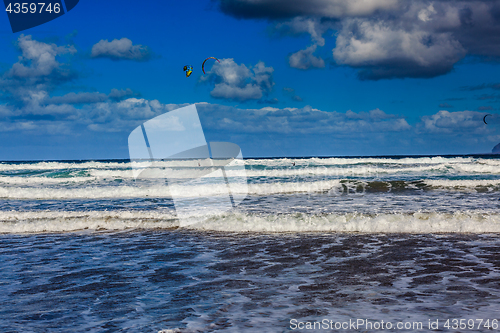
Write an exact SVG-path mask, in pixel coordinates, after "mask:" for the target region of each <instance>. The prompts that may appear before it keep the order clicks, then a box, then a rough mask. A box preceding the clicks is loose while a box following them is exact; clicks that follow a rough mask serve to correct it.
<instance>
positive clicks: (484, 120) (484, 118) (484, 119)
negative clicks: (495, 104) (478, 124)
mask: <svg viewBox="0 0 500 333" xmlns="http://www.w3.org/2000/svg"><path fill="white" fill-rule="evenodd" d="M488 116H491V114H489V113H488V114H487V115H486V116H484V117H483V122H484V123H485V124H486V125H488V123H487V122H486V117H488Z"/></svg>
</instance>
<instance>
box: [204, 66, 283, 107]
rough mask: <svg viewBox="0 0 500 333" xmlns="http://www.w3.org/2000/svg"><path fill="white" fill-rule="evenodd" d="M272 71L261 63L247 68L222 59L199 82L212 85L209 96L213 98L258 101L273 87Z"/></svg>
mask: <svg viewBox="0 0 500 333" xmlns="http://www.w3.org/2000/svg"><path fill="white" fill-rule="evenodd" d="M273 71H274V69H273V68H272V67H266V66H265V64H264V63H263V62H262V61H261V62H259V63H257V64H256V65H255V66H253V67H247V66H246V65H244V64H241V65H238V64H237V63H235V62H234V60H233V59H222V60H220V63H218V62H216V63H215V64H214V65H213V67H212V69H211V70H210V71H209V72H207V74H208V75H207V76H202V77H201V79H200V81H201V82H205V83H209V84H211V85H213V89H212V91H211V92H210V95H211V96H212V97H214V98H220V99H229V100H234V101H240V102H245V101H248V100H259V99H261V98H262V97H264V96H266V95H267V94H269V93H270V92H271V90H272V88H273V86H274V81H273V75H272V74H273Z"/></svg>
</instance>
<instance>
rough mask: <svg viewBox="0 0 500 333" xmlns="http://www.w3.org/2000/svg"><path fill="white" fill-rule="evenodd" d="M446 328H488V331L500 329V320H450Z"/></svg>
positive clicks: (445, 325) (445, 324)
mask: <svg viewBox="0 0 500 333" xmlns="http://www.w3.org/2000/svg"><path fill="white" fill-rule="evenodd" d="M443 326H444V327H445V328H447V329H454V330H456V329H462V330H466V329H470V330H472V329H480V328H487V329H494V330H496V329H498V320H497V319H493V320H491V321H490V320H489V319H486V320H485V319H469V320H466V319H451V320H450V319H448V320H447V321H446V322H445V323H444V325H443Z"/></svg>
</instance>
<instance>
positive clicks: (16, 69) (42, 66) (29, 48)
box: [7, 35, 76, 78]
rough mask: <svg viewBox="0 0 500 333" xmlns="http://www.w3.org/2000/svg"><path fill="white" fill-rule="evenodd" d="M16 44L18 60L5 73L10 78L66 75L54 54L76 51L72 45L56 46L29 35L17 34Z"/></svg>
mask: <svg viewBox="0 0 500 333" xmlns="http://www.w3.org/2000/svg"><path fill="white" fill-rule="evenodd" d="M17 45H18V47H19V49H20V50H21V52H22V55H21V56H20V57H19V61H18V62H17V63H15V64H14V65H13V66H12V68H11V69H10V70H9V72H8V73H7V76H8V77H12V78H39V77H44V76H49V75H54V74H56V75H59V76H67V75H68V73H67V72H65V71H64V70H63V69H62V68H61V64H60V63H59V62H58V61H57V60H56V56H58V55H61V54H65V53H70V54H74V53H76V49H75V48H74V47H73V46H57V45H56V44H46V43H42V42H39V41H36V40H33V39H32V38H31V36H24V35H21V36H19V39H18V40H17Z"/></svg>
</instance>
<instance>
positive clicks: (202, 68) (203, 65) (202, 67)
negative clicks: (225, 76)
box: [201, 57, 220, 74]
mask: <svg viewBox="0 0 500 333" xmlns="http://www.w3.org/2000/svg"><path fill="white" fill-rule="evenodd" d="M208 59H215V60H217V62H218V63H220V61H219V59H217V58H216V57H208V58H207V59H205V61H203V64H201V70H202V71H203V74H206V73H205V62H206V61H207V60H208Z"/></svg>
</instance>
